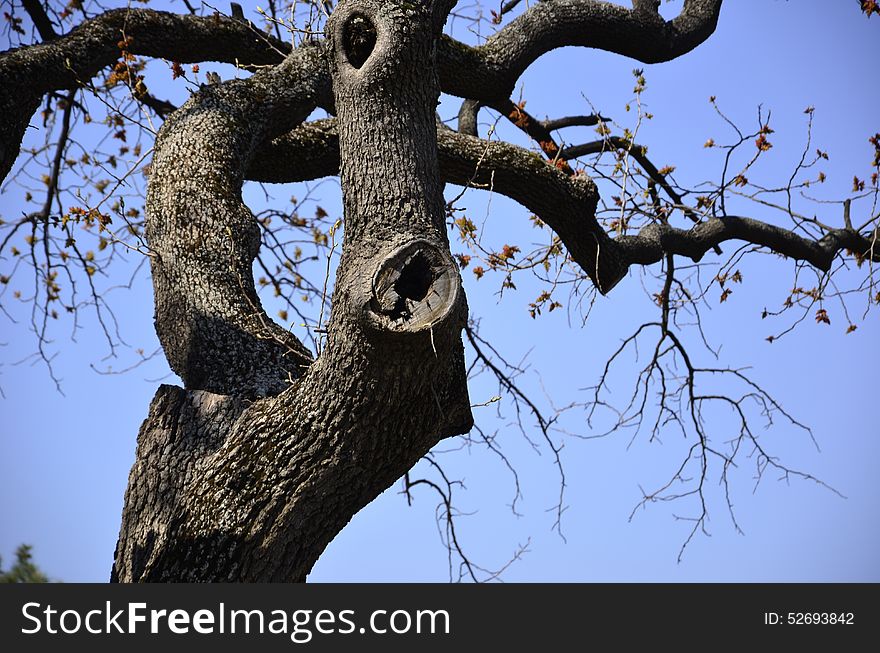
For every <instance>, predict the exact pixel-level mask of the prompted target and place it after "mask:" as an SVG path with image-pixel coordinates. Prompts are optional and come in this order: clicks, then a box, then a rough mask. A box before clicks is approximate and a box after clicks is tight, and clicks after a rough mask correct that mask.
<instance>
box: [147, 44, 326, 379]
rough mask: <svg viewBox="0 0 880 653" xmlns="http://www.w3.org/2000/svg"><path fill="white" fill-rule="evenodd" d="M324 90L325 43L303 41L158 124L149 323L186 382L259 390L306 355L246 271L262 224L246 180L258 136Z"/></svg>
mask: <svg viewBox="0 0 880 653" xmlns="http://www.w3.org/2000/svg"><path fill="white" fill-rule="evenodd" d="M328 93H329V75H328V72H327V69H326V60H325V57H324V50H323V47H321V46H316V45H312V46H303V47H301V48H299V49H298V50H296V51H294V52H293V53H292V54H291V55H290V56H289V57H288V58H287V59H286V60H285V61H284V63H282V64H281V65H279V66H275V67H272V68H268V69H264V70H261V71H259V72H258V73H256V74H255V75H254V76H253V77H250V78H248V79H246V80H231V81H229V82H226V83H223V84H215V85H211V86H205V87H203V88H202V90H201V91H200V92H199V93H197V94H195V95H194V96H193V97H192V98H191V99H190V100H189V101H188V102H187V103H186V104H185V105H184V106H183V107H181V108H180V109H179V110H178V111H176V112H174V113H173V114H171V115H170V116H169V117H168V119H167V120H166V122H165V123H164V125H163V126H162V129H161V130H160V132H159V136H158V138H157V139H156V146H155V155H154V157H153V162H152V166H151V174H150V185H149V189H148V193H147V223H146V226H147V228H146V236H147V240H148V243H149V245H150V248H151V250H152V251H153V253H154V256H153V257H151V264H152V268H153V285H154V289H155V298H156V330H157V333H158V335H159V339H160V341H161V343H162V347H163V349H164V350H165V354H166V356H167V357H168V360H169V363H170V364H171V367H172V369H174V371H175V372H177V373H178V374H179V375H180V377H181V378H182V379H183V380H184V382H185V383H186V385H187V387H188V388H198V389H206V390H210V391H212V392H217V393H224V394H226V393H232V392H236V393H238V394H243V395H248V396H253V395H257V396H261V395H265V394H268V393H274V392H278V391H279V390H280V389H281V388H283V387H286V385H287V384H288V383H289V381H290V380H291V379H294V378H297V377H298V376H300V375H301V374H302V366H303V365H305V364H308V362H309V361H310V355H309V353H308V351H307V350H306V349H305V348H304V347H303V346H302V345H301V344H300V343H299V341H298V340H297V339H296V338H294V337H293V336H292V335H291V334H289V333H288V332H286V331H285V330H284V329H282V328H280V327H278V326H277V325H276V324H275V323H274V322H272V320H270V319H269V318H268V317H267V316H266V314H265V313H264V312H263V309H262V307H261V306H260V302H259V299H258V298H257V294H256V291H255V290H254V284H253V274H252V271H251V267H252V264H253V260H254V257H255V256H256V254H257V249H258V247H259V228H258V226H257V223H256V220H255V219H254V216H253V214H252V213H251V212H250V210H249V209H248V208H247V207H246V206H245V205H244V204H243V203H242V201H241V183H242V171H243V170H244V169H245V168H246V167H247V162H248V160H249V158H250V156H251V152H252V149H253V147H254V145H255V144H257V143H259V142H261V141H263V140H265V139H266V138H271V137H272V136H273V135H275V134H279V133H283V132H285V131H287V130H289V129H290V128H292V127H293V126H295V125H296V124H298V123H299V122H300V121H302V120H303V119H304V118H305V117H306V116H307V115H308V114H309V113H310V112H311V111H312V110H313V109H314V107H315V105H316V103H317V102H318V101H319V100H320V98H322V97H325V96H326V95H327V94H328Z"/></svg>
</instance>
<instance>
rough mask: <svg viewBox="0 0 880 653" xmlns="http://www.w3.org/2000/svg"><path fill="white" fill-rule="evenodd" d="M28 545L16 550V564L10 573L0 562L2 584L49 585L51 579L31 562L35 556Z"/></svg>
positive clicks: (0, 580)
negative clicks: (4, 569)
mask: <svg viewBox="0 0 880 653" xmlns="http://www.w3.org/2000/svg"><path fill="white" fill-rule="evenodd" d="M31 548H33V547H31V546H30V545H28V544H22V545H21V546H20V547H18V548H17V549H16V550H15V564H14V565H12V567H10V568H9V571H3V565H2V561H0V583H48V582H49V579H48V578H47V577H46V574H44V573H43V572H42V571H40V570H39V568H38V567H37V566H36V565H35V564H34V563H33V562H31V558H33V555H32V554H31Z"/></svg>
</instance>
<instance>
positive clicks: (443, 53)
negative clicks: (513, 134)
mask: <svg viewBox="0 0 880 653" xmlns="http://www.w3.org/2000/svg"><path fill="white" fill-rule="evenodd" d="M721 2H722V0H687V1H686V2H685V5H684V8H683V9H682V11H681V13H680V14H679V16H678V17H676V18H675V19H673V20H671V21H664V20H663V19H662V18H660V16H659V14H657V12H656V11H654V12H646V11H643V10H639V9H626V8H625V7H621V6H619V5H613V4H610V3H608V2H601V1H599V0H547V1H545V2H538V3H535V4H533V5H532V6H531V7H529V8H528V10H526V11H525V12H524V13H523V14H522V15H521V16H519V17H518V18H516V19H515V20H513V21H512V22H511V23H510V24H508V25H507V26H505V27H504V28H503V29H501V30H500V31H498V32H497V33H496V34H495V35H494V36H492V37H491V38H490V39H489V40H488V41H487V42H486V43H485V44H484V45H481V46H478V47H470V46H467V45H464V44H463V43H460V42H458V41H456V40H454V39H452V38H449V37H444V38H443V39H442V40H441V41H440V44H439V49H438V62H439V64H440V79H441V86H442V88H443V90H444V91H445V92H446V93H450V94H452V95H457V96H459V97H466V98H472V99H477V100H503V99H506V98H508V97H510V95H511V93H512V91H513V88H514V85H515V84H516V81H517V79H519V77H520V75H522V73H523V72H524V71H525V69H526V68H528V66H529V65H531V64H532V62H534V61H535V60H536V59H538V58H539V57H540V56H541V55H543V54H546V53H547V52H549V51H551V50H554V49H556V48H560V47H563V46H571V45H577V46H584V47H589V48H598V49H600V50H606V51H608V52H615V53H617V54H622V55H624V56H627V57H632V58H633V59H637V60H639V61H642V62H644V63H659V62H662V61H669V60H670V59H675V58H676V57H679V56H681V55H683V54H685V53H687V52H690V51H691V50H693V49H694V48H695V47H697V46H698V45H700V44H701V43H702V42H703V41H705V40H706V39H707V38H709V36H710V35H711V34H712V32H714V31H715V26H716V24H717V22H718V14H719V12H720V10H721Z"/></svg>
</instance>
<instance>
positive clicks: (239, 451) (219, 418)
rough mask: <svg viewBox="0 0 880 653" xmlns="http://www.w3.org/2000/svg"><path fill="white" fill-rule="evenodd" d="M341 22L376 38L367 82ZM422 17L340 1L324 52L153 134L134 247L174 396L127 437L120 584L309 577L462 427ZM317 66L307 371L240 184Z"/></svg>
mask: <svg viewBox="0 0 880 653" xmlns="http://www.w3.org/2000/svg"><path fill="white" fill-rule="evenodd" d="M355 16H358V17H361V18H362V19H363V18H365V19H366V20H367V21H369V23H370V24H371V25H372V26H373V27H374V28H375V32H376V39H375V45H374V47H372V48H371V49H370V48H368V49H369V52H367V56H366V57H365V58H364V59H365V60H364V61H363V63H362V65H361V66H360V67H359V68H357V67H355V66H354V65H353V62H355V61H356V62H357V63H361V61H360V58H359V57H357V56H355V55H356V53H354V51H353V50H352V49H351V48H352V47H361V46H352V45H351V43H350V42H349V40H348V38H347V36H348V35H347V34H346V30H347V29H348V28H349V27H350V25H351V23H352V19H353V18H354V17H355ZM436 23H437V21H436V18H435V17H434V16H432V14H431V11H430V9H426V8H424V7H421V6H417V5H413V4H411V3H407V2H402V1H401V2H377V1H364V0H360V1H358V2H356V3H355V2H351V3H348V4H346V3H343V4H341V5H340V6H339V7H338V8H337V9H336V10H335V11H334V14H333V17H332V19H331V20H330V22H329V24H328V27H327V39H326V43H325V44H324V45H316V46H310V47H305V48H301V49H300V50H298V51H296V52H294V53H293V54H292V55H291V56H290V57H289V58H288V59H287V60H286V61H285V63H284V64H282V65H281V66H278V67H276V68H272V69H269V70H267V71H261V72H260V73H258V74H256V75H254V76H253V77H252V78H251V79H248V80H246V81H241V82H230V83H227V84H223V85H220V86H218V87H216V88H211V89H206V90H203V91H202V92H201V93H200V94H198V95H197V96H196V97H194V98H193V99H192V100H191V101H190V102H188V103H187V105H185V106H184V107H182V108H181V110H180V111H178V112H176V113H175V114H174V116H173V117H172V118H171V119H170V120H169V121H168V122H167V123H166V124H165V125H164V126H163V129H162V132H161V134H160V136H159V138H158V140H157V144H156V155H155V158H154V162H153V166H152V173H151V179H150V190H149V194H148V204H147V210H148V218H147V219H148V229H147V237H148V240H149V243H150V246H151V248H152V249H153V250H155V252H156V256H155V257H154V258H153V259H152V264H153V280H154V288H155V296H156V326H157V331H158V333H159V335H160V338H161V340H162V345H163V348H164V350H165V352H166V354H167V356H168V359H169V361H170V362H171V364H172V367H173V368H174V369H175V371H177V372H178V373H179V374H180V375H181V377H182V378H183V379H184V382H185V383H186V389H179V388H172V387H168V386H163V387H162V388H160V390H159V392H158V393H157V395H156V398H155V399H154V401H153V404H152V406H151V409H150V414H149V416H148V418H147V420H146V421H145V423H144V425H143V427H142V428H141V432H140V435H139V438H138V452H137V462H136V464H135V466H134V468H133V469H132V472H131V476H130V479H129V488H128V491H127V493H126V501H125V508H124V512H123V524H122V529H121V532H120V538H119V543H118V546H117V552H116V560H115V564H114V569H113V578H114V579H115V580H119V581H169V580H177V581H193V580H199V581H208V580H213V581H299V580H304V579H305V577H306V574H307V573H308V572H309V570H310V569H311V567H312V565H313V564H314V562H315V560H316V559H317V557H318V556H319V555H320V554H321V552H322V551H323V550H324V548H325V547H326V545H327V544H328V543H329V542H330V540H331V539H332V538H333V537H334V536H335V535H336V533H338V532H339V530H340V529H341V528H342V527H343V526H344V525H345V524H346V523H347V522H348V520H349V519H350V518H351V517H352V516H353V515H354V514H355V513H356V512H357V511H358V510H360V508H362V507H363V506H364V505H366V504H367V503H368V502H370V501H371V500H372V499H373V498H375V497H376V496H377V495H378V494H379V493H380V492H382V491H383V490H384V489H385V488H387V487H388V486H389V485H390V484H391V483H393V482H394V481H395V480H396V479H398V478H399V477H400V476H401V475H402V474H404V473H405V472H406V471H407V470H408V469H409V468H410V467H411V466H412V465H413V464H414V463H415V462H416V461H417V460H418V459H419V458H420V457H421V456H423V455H424V454H425V453H426V452H427V451H428V450H429V449H430V448H431V447H432V446H434V445H435V444H436V443H437V442H438V441H440V439H442V438H444V437H447V436H450V435H454V434H458V433H463V432H466V431H467V430H468V429H469V428H470V426H471V424H472V418H471V414H470V402H469V400H468V395H467V386H466V379H465V370H464V355H463V347H462V343H461V330H462V328H463V325H464V322H465V319H466V314H467V309H466V304H465V299H464V294H463V292H462V289H461V282H460V279H459V276H458V271H457V267H456V266H455V265H454V263H453V261H452V259H451V256H450V254H449V248H448V243H447V241H446V236H445V229H444V217H445V214H444V203H443V194H442V191H443V184H442V182H441V180H440V176H439V169H438V164H437V143H436V130H435V126H434V109H435V106H436V103H437V99H438V97H439V85H438V82H437V77H436V75H435V74H430V71H432V70H435V53H436V47H435V44H436V41H437V36H438V30H437V28H436ZM361 45H363V44H361ZM367 45H369V43H368V44H367ZM325 65H326V66H329V71H330V74H331V77H332V91H333V101H334V103H335V106H336V110H337V113H338V118H337V120H338V124H339V156H340V177H341V180H342V188H343V203H344V209H345V240H344V244H343V250H342V257H341V262H340V265H339V270H338V273H337V280H336V290H335V292H334V296H333V312H332V316H331V319H330V322H329V324H328V337H327V343H326V346H325V348H324V349H323V351H322V352H321V355H320V357H318V358H317V360H314V361H312V360H311V359H310V358H309V357H308V356H307V353H306V352H305V348H304V347H303V346H302V345H301V344H300V343H298V342H297V341H296V340H295V339H294V338H293V337H292V336H290V335H289V334H287V333H285V332H283V331H281V330H280V329H279V328H278V327H275V326H274V325H272V323H271V321H270V320H269V319H268V317H267V316H266V315H265V313H263V311H262V308H261V307H260V306H259V302H258V300H257V297H256V294H255V293H254V292H253V285H252V284H253V281H252V279H251V277H250V265H251V263H252V261H253V258H254V256H255V254H256V250H257V247H258V243H259V239H258V233H257V225H256V222H255V220H254V218H253V215H252V214H251V213H250V212H249V211H248V210H247V208H246V207H244V205H243V204H242V203H241V198H240V190H241V182H242V179H243V177H244V171H245V170H246V169H247V167H248V164H249V162H250V160H251V158H252V156H253V152H254V148H255V147H256V145H257V144H259V143H260V142H262V141H263V140H265V139H267V138H272V137H273V136H276V135H279V134H280V133H282V132H283V131H286V130H288V129H290V128H291V127H292V126H293V125H295V124H296V123H297V122H299V121H301V120H302V118H303V117H305V115H307V114H308V113H309V112H310V111H311V108H312V107H313V106H315V104H316V103H317V102H320V101H321V98H322V95H323V94H324V93H325V91H326V89H324V88H322V87H321V85H320V83H317V84H316V83H315V82H314V80H316V79H318V80H320V79H322V78H324V76H323V75H321V74H316V70H317V69H320V68H321V67H322V66H325ZM426 71H427V72H428V74H426ZM376 124H382V125H383V128H382V129H376V128H375V125H376Z"/></svg>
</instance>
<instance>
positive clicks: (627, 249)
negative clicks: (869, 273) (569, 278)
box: [614, 216, 880, 272]
mask: <svg viewBox="0 0 880 653" xmlns="http://www.w3.org/2000/svg"><path fill="white" fill-rule="evenodd" d="M878 236H880V234H878V231H877V229H875V230H874V232H873V233H871V234H860V233H858V232H857V231H855V230H853V229H835V230H834V231H829V232H828V233H826V234H825V235H824V236H823V237H822V238H820V239H819V240H810V239H808V238H804V237H803V236H799V235H798V234H796V233H794V232H793V231H790V230H788V229H783V228H782V227H777V226H775V225H771V224H767V223H766V222H761V221H759V220H755V219H753V218H746V217H739V216H725V217H723V218H712V219H710V220H706V221H705V222H701V223H700V224H698V225H695V226H694V227H693V228H691V229H690V230H685V229H677V228H675V227H671V226H669V225H665V224H658V223H654V224H650V225H647V226H646V227H644V228H643V229H642V230H641V231H640V232H639V233H638V235H635V236H620V237H618V238H617V239H615V241H614V242H615V246H616V247H617V248H618V250H619V252H620V256H621V257H622V259H623V260H625V261H627V263H628V264H629V265H649V264H651V263H656V262H658V261H660V260H661V259H662V258H663V256H664V255H665V254H678V255H681V256H687V257H688V258H690V259H692V260H694V261H699V260H700V259H701V258H702V257H703V255H704V254H705V253H706V252H707V251H708V250H710V249H712V248H713V247H715V246H717V245H718V244H719V243H723V242H724V241H726V240H741V241H745V242H747V243H752V244H754V245H760V246H762V247H766V248H768V249H770V250H772V251H774V252H776V253H777V254H782V255H783V256H787V257H789V258H793V259H795V260H798V261H806V262H807V263H809V264H810V265H812V266H814V267H816V268H818V269H820V270H822V271H825V272H827V271H828V270H830V269H831V264H832V262H833V261H834V258H835V256H837V255H838V254H839V253H840V252H841V251H844V250H849V251H850V252H852V253H853V254H854V255H855V256H856V257H858V258H860V259H869V260H872V261H875V262H880V246H878V243H877V238H878Z"/></svg>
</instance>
